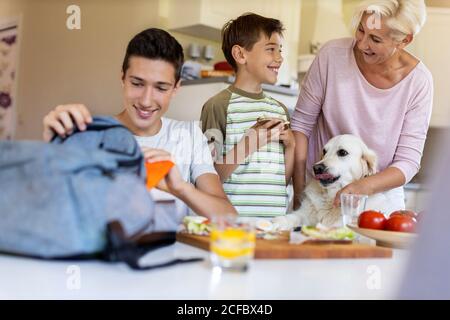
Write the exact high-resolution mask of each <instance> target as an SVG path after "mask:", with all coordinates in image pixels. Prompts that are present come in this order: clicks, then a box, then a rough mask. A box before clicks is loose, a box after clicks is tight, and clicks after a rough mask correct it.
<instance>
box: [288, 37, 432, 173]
mask: <svg viewBox="0 0 450 320" xmlns="http://www.w3.org/2000/svg"><path fill="white" fill-rule="evenodd" d="M354 45H355V41H354V40H353V39H351V38H345V39H338V40H333V41H330V42H328V43H327V44H325V45H324V46H323V47H322V49H321V50H320V52H319V54H318V55H317V57H316V58H315V60H314V62H313V64H312V65H311V68H310V69H309V71H308V73H307V75H306V77H305V79H304V81H303V83H302V88H301V91H300V96H299V99H298V102H297V106H296V109H295V112H294V115H293V117H292V121H291V122H292V129H293V130H294V131H300V132H302V133H304V134H305V135H306V136H307V137H308V138H309V145H308V160H307V170H308V171H309V172H311V167H312V164H314V163H315V162H316V161H318V160H319V159H320V156H321V152H322V149H323V146H324V145H325V144H326V143H327V142H328V140H330V139H331V138H332V137H334V136H336V135H340V134H346V133H350V134H354V135H356V136H359V137H360V138H362V140H363V141H364V142H365V143H366V144H367V146H368V147H369V148H371V149H372V150H374V151H375V152H376V153H377V155H378V170H379V171H382V170H384V169H386V168H387V167H396V168H398V169H400V170H401V171H402V172H403V174H404V176H405V178H406V182H409V181H410V180H411V179H412V178H413V177H414V175H415V174H416V173H417V172H418V171H419V168H420V159H421V157H422V151H423V147H424V143H425V138H426V135H427V131H428V126H429V123H430V117H431V110H432V104H433V79H432V76H431V73H430V72H429V70H428V69H427V68H426V67H425V65H424V64H423V63H422V62H420V63H419V64H418V65H417V66H416V67H415V68H414V69H413V70H412V71H411V72H410V73H409V74H408V75H407V76H406V77H405V78H404V79H403V80H402V81H400V82H399V83H398V84H396V85H395V86H394V87H392V88H390V89H379V88H376V87H374V86H373V85H371V84H370V83H369V82H368V81H367V80H366V78H365V77H364V76H363V74H362V73H361V71H360V70H359V68H358V66H357V64H356V60H355V56H354V53H353V47H354Z"/></svg>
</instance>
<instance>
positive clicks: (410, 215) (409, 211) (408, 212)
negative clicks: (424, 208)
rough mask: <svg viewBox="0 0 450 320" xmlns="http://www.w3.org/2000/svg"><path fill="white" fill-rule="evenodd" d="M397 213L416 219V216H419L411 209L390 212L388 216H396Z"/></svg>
mask: <svg viewBox="0 0 450 320" xmlns="http://www.w3.org/2000/svg"><path fill="white" fill-rule="evenodd" d="M397 215H399V216H403V215H406V216H409V217H411V218H414V219H417V217H418V216H419V215H418V214H417V213H416V212H414V211H412V210H397V211H394V212H392V213H391V214H390V215H389V217H392V216H397Z"/></svg>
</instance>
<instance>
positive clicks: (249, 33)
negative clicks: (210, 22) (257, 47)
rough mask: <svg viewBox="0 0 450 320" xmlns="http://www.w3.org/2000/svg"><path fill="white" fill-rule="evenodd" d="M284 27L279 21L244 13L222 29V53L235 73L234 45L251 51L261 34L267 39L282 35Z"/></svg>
mask: <svg viewBox="0 0 450 320" xmlns="http://www.w3.org/2000/svg"><path fill="white" fill-rule="evenodd" d="M283 31H284V27H283V23H282V22H281V21H280V20H277V19H273V18H266V17H263V16H260V15H257V14H255V13H244V14H243V15H241V16H240V17H238V18H237V19H234V20H230V21H228V22H227V23H225V25H224V26H223V28H222V51H223V54H224V55H225V58H226V59H227V61H228V63H229V64H230V65H231V66H232V67H233V69H234V70H235V71H237V64H236V61H235V60H234V58H233V55H232V53H231V49H232V48H233V46H234V45H238V46H241V47H243V48H245V49H246V50H251V49H252V48H253V45H254V44H255V43H256V42H258V41H259V37H260V35H261V32H263V33H264V34H265V35H266V36H267V37H268V38H270V37H271V36H272V34H273V33H274V32H276V33H279V34H280V35H281V36H282V35H283Z"/></svg>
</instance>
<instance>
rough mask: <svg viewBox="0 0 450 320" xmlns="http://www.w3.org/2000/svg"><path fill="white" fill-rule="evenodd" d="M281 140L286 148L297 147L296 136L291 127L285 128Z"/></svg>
mask: <svg viewBox="0 0 450 320" xmlns="http://www.w3.org/2000/svg"><path fill="white" fill-rule="evenodd" d="M280 141H281V142H282V143H283V144H284V147H285V148H286V149H293V148H295V137H294V133H293V132H292V130H291V129H285V130H283V131H282V132H281V134H280Z"/></svg>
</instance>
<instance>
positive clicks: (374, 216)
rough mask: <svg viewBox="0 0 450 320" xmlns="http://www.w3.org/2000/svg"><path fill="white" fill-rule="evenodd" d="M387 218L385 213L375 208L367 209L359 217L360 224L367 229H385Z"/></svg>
mask: <svg viewBox="0 0 450 320" xmlns="http://www.w3.org/2000/svg"><path fill="white" fill-rule="evenodd" d="M385 223H386V218H385V217H384V214H382V213H381V212H378V211H374V210H367V211H364V212H363V213H361V214H360V215H359V217H358V226H359V227H360V228H366V229H378V230H383V229H384V224H385Z"/></svg>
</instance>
